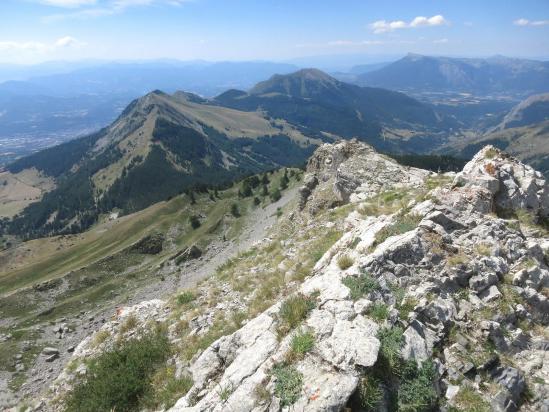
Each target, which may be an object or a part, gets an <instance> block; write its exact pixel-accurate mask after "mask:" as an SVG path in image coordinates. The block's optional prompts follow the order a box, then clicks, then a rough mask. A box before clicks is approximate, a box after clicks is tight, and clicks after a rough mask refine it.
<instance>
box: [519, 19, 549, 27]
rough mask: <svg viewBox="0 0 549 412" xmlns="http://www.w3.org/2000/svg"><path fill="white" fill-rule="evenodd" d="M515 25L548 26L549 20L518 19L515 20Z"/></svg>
mask: <svg viewBox="0 0 549 412" xmlns="http://www.w3.org/2000/svg"><path fill="white" fill-rule="evenodd" d="M513 24H514V25H515V26H523V27H524V26H547V25H549V20H533V21H532V20H528V19H518V20H515V21H514V22H513Z"/></svg>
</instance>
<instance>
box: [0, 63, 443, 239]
mask: <svg viewBox="0 0 549 412" xmlns="http://www.w3.org/2000/svg"><path fill="white" fill-rule="evenodd" d="M441 126H443V122H442V121H441V120H440V119H439V117H438V116H437V114H436V113H435V112H434V111H433V109H432V108H431V107H430V106H428V105H426V104H423V103H420V102H418V101H416V100H414V99H413V98H410V97H408V96H406V95H404V94H402V93H398V92H393V91H388V90H383V89H376V88H361V87H359V86H355V85H350V84H346V83H342V82H340V81H338V80H336V79H334V78H332V77H330V76H329V75H327V74H325V73H323V72H321V71H318V70H314V69H308V70H300V71H298V72H295V73H292V74H289V75H275V76H273V77H271V78H270V79H269V80H267V81H264V82H260V83H258V84H257V85H256V86H254V87H253V88H252V89H251V90H250V91H249V92H244V91H238V90H230V91H228V92H225V93H223V94H221V95H220V96H218V97H216V98H214V99H211V100H208V99H204V98H202V97H199V96H197V95H194V94H191V93H185V92H176V93H174V94H172V95H169V94H167V93H164V92H161V91H154V92H151V93H149V94H147V95H145V96H144V97H142V98H139V99H137V100H135V101H134V102H132V103H131V104H130V105H129V106H128V107H127V108H126V109H125V110H124V111H123V112H122V113H121V115H120V116H119V118H118V119H117V120H116V121H115V122H114V123H112V124H111V125H110V126H109V127H107V128H104V129H102V130H100V131H98V132H96V133H93V134H91V135H88V136H86V137H83V138H79V139H76V140H73V141H70V142H67V143H64V144H61V145H59V146H55V147H52V148H49V149H46V150H43V151H40V152H37V153H35V154H33V155H30V156H28V157H23V158H21V159H20V160H17V161H15V162H14V163H12V164H10V165H8V166H7V171H6V172H4V176H3V178H4V181H5V182H6V183H5V184H4V187H3V188H2V191H3V193H4V196H2V195H1V193H0V199H2V200H3V204H4V207H7V208H9V210H10V212H11V215H12V216H13V215H15V214H17V215H16V216H15V218H14V219H13V221H12V222H10V223H9V231H10V232H12V233H17V234H26V235H27V236H31V237H35V236H43V235H48V234H54V233H65V232H75V231H80V230H82V229H85V228H86V227H88V226H89V225H91V224H92V223H94V222H95V221H96V220H97V218H98V216H99V215H101V214H103V213H107V212H109V211H111V210H121V211H122V212H123V213H129V212H133V211H136V210H141V209H143V208H144V207H147V206H149V205H151V204H153V203H155V202H158V201H160V200H163V199H166V198H169V197H170V196H174V195H176V194H178V193H181V192H182V191H185V190H189V189H193V188H194V189H196V188H197V187H206V186H207V187H220V186H224V185H227V184H229V183H230V182H232V181H233V180H235V179H236V178H238V177H240V176H243V175H246V174H251V173H258V172H262V171H266V170H271V169H274V168H278V167H281V166H295V165H301V164H303V163H304V162H305V161H306V159H307V158H308V157H309V155H310V154H311V153H312V151H313V150H314V148H315V147H316V146H318V145H319V144H321V143H322V142H332V141H335V140H337V139H341V138H353V137H358V138H359V139H361V140H363V141H366V142H369V143H371V144H373V145H374V146H375V147H377V148H380V149H384V150H392V151H398V148H399V142H400V143H402V144H405V141H406V139H405V138H404V137H400V136H397V135H396V134H395V132H392V131H393V130H398V131H399V133H402V134H404V133H406V134H407V135H408V137H409V136H414V134H416V133H417V134H419V135H422V136H431V135H432V134H434V133H436V132H438V131H440V128H441ZM404 131H406V132H404ZM391 133H392V134H391ZM411 140H414V139H411ZM21 176H25V179H23V178H21ZM0 178H2V176H1V175H0ZM21 181H26V182H27V184H28V185H29V186H30V188H29V190H35V191H36V190H39V191H43V192H44V194H43V197H42V198H41V200H40V201H38V202H36V201H35V200H36V199H35V198H32V199H31V198H26V200H27V202H24V201H21V199H19V200H18V201H19V203H14V201H15V199H13V198H12V197H10V193H12V192H13V191H14V190H13V189H11V187H12V184H11V183H12V182H13V184H17V185H20V184H21ZM45 182H47V184H45ZM52 187H54V188H53V189H52ZM16 204H17V205H18V206H16Z"/></svg>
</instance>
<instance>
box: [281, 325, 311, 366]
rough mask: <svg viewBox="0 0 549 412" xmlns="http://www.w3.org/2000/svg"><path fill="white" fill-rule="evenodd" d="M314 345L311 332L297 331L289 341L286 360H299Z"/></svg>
mask: <svg viewBox="0 0 549 412" xmlns="http://www.w3.org/2000/svg"><path fill="white" fill-rule="evenodd" d="M314 346H315V336H314V335H313V334H312V333H311V332H303V331H302V332H299V333H297V334H296V335H294V337H293V338H292V341H291V342H290V352H289V353H288V361H289V362H293V361H296V360H301V359H303V357H304V356H305V354H306V353H307V352H310V351H311V350H312V349H313V347H314Z"/></svg>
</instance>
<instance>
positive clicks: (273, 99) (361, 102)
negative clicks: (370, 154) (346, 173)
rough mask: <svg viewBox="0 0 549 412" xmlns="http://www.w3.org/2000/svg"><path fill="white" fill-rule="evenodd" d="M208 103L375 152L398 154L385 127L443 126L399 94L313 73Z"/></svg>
mask: <svg viewBox="0 0 549 412" xmlns="http://www.w3.org/2000/svg"><path fill="white" fill-rule="evenodd" d="M214 101H215V102H217V103H218V104H220V105H222V106H226V107H233V108H237V109H239V110H247V111H255V110H263V111H265V112H266V113H268V114H269V115H270V116H271V117H274V118H283V119H286V120H288V121H289V122H291V123H293V124H296V125H300V126H302V127H303V128H304V130H305V131H306V132H307V133H310V134H315V135H317V136H319V137H320V136H322V134H323V133H324V134H326V133H328V134H335V135H338V136H342V137H346V138H351V137H357V138H358V139H360V140H364V141H366V142H368V143H370V144H372V145H373V146H374V147H376V148H377V149H379V150H399V145H400V144H401V143H402V141H398V139H397V140H392V139H387V138H386V136H385V135H384V132H385V131H386V130H388V129H410V130H414V131H417V132H419V133H422V134H424V135H428V134H430V133H433V132H438V131H440V130H442V129H443V128H445V127H446V126H447V125H446V124H445V123H444V121H443V119H441V118H440V117H439V116H438V115H437V113H435V111H434V110H433V108H432V107H431V106H429V105H426V104H423V103H420V102H419V101H417V100H415V99H413V98H411V97H409V96H407V95H405V94H402V93H399V92H394V91H390V90H384V89H379V88H371V87H359V86H356V85H353V84H349V83H344V82H341V81H339V80H337V79H335V78H333V77H331V76H329V75H327V74H326V73H324V72H321V71H320V70H316V69H302V70H299V71H297V72H295V73H291V74H287V75H275V76H272V77H271V78H270V79H268V80H266V81H263V82H260V83H258V84H257V85H256V86H255V87H253V88H252V89H250V90H249V91H248V92H244V91H241V90H229V91H227V92H225V93H222V94H221V95H219V96H217V97H216V98H215V99H214Z"/></svg>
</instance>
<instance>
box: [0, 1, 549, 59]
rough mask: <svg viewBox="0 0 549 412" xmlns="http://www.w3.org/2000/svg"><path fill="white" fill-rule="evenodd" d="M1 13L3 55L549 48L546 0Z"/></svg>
mask: <svg viewBox="0 0 549 412" xmlns="http://www.w3.org/2000/svg"><path fill="white" fill-rule="evenodd" d="M0 19H1V24H0V63H18V64H32V63H39V62H44V61H51V60H88V59H103V60H122V59H129V60H147V59H160V58H170V59H179V60H197V59H203V60H213V61H219V60H292V59H296V58H301V57H305V56H322V55H328V56H337V57H338V58H339V59H343V60H344V59H345V58H347V59H351V57H352V56H356V55H360V56H370V58H371V60H372V61H381V60H383V58H384V57H385V56H391V57H394V56H400V55H403V54H406V53H408V52H414V53H420V54H432V55H448V56H491V55H495V54H502V55H506V56H512V57H528V58H537V59H545V58H547V57H548V56H549V42H548V41H547V39H549V2H547V1H545V0H525V1H521V2H515V1H501V0H500V1H496V0H488V1H482V2H478V1H472V0H467V1H461V2H440V1H435V0H424V1H407V0H398V1H392V2H366V1H360V0H349V1H346V2H345V4H344V6H342V4H341V1H335V0H326V1H322V2H316V3H315V4H314V6H313V5H312V4H311V2H295V1H289V0H278V1H274V0H273V1H264V2H257V1H253V0H236V1H230V2H228V1H222V0H4V1H2V2H1V4H0Z"/></svg>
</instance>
